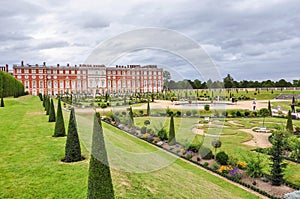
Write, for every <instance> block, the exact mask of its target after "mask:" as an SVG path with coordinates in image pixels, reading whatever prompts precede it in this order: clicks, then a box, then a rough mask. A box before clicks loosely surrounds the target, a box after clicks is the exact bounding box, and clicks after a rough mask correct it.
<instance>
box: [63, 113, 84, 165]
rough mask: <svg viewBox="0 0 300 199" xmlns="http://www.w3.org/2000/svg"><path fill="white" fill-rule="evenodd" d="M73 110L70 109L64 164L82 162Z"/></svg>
mask: <svg viewBox="0 0 300 199" xmlns="http://www.w3.org/2000/svg"><path fill="white" fill-rule="evenodd" d="M82 159H83V158H82V156H81V149H80V142H79V137H78V132H77V124H76V118H75V111H74V108H71V112H70V120H69V127H68V135H67V142H66V147H65V158H64V159H63V161H64V162H77V161H80V160H82Z"/></svg>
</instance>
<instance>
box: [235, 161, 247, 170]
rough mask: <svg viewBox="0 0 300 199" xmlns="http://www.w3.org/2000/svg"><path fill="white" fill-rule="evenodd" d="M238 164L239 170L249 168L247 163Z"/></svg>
mask: <svg viewBox="0 0 300 199" xmlns="http://www.w3.org/2000/svg"><path fill="white" fill-rule="evenodd" d="M236 164H237V166H238V168H239V169H246V168H247V164H246V162H242V161H238V162H237V163H236Z"/></svg>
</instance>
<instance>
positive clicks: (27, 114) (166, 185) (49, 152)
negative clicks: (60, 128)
mask: <svg viewBox="0 0 300 199" xmlns="http://www.w3.org/2000/svg"><path fill="white" fill-rule="evenodd" d="M5 104H6V107H5V108H1V109H0V118H1V125H0V133H1V137H0V143H1V151H0V173H1V181H0V198H86V191H87V178H88V159H86V160H85V161H82V162H77V163H71V164H65V163H61V162H60V159H61V158H63V156H64V145H65V139H66V138H65V137H64V138H53V137H52V134H53V130H54V123H48V122H47V120H48V117H47V116H45V114H44V111H43V108H42V104H41V102H40V101H39V99H38V97H32V96H25V97H21V98H18V99H14V98H6V99H5ZM67 115H68V113H65V120H67ZM66 127H67V126H66ZM103 127H104V133H105V140H106V141H107V142H108V143H109V142H110V143H112V144H113V145H114V146H117V147H118V148H120V149H123V150H125V149H126V150H127V151H129V152H135V153H138V154H139V153H142V154H143V153H153V152H157V149H156V148H154V147H153V146H150V145H149V144H147V143H144V142H142V141H140V140H138V139H136V138H134V137H131V136H129V135H127V134H125V133H123V132H121V131H119V130H117V129H114V128H113V127H110V126H108V125H106V124H103ZM82 151H83V155H84V156H85V157H87V158H88V157H89V153H88V151H87V150H86V149H85V148H84V147H83V145H82ZM109 151H110V147H108V152H109ZM108 154H109V157H110V160H111V161H113V160H114V159H113V158H115V156H113V155H112V154H110V153H108ZM161 156H164V157H166V158H171V156H170V155H167V154H165V153H164V154H161ZM151 157H152V156H149V157H148V160H147V161H146V162H151V161H154V160H152V159H151ZM118 158H122V157H118ZM124 158H125V157H124ZM115 160H120V159H115ZM115 162H118V161H115ZM113 165H114V164H113ZM140 166H141V167H143V166H144V165H140ZM112 178H113V184H114V188H115V194H116V198H195V197H197V198H233V197H234V198H258V197H256V196H254V195H253V194H250V193H248V192H246V191H244V190H242V189H240V188H238V187H236V186H234V185H232V184H230V183H228V182H226V181H224V180H221V179H220V178H218V177H215V176H212V175H211V174H208V173H207V172H205V171H203V170H200V169H199V168H197V167H195V166H193V165H190V164H188V163H185V162H183V161H182V160H175V162H174V163H173V164H171V165H169V166H167V167H164V168H162V169H159V170H156V171H153V172H149V173H130V172H121V171H120V170H116V169H112Z"/></svg>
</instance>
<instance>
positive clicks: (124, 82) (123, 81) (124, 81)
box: [122, 79, 126, 88]
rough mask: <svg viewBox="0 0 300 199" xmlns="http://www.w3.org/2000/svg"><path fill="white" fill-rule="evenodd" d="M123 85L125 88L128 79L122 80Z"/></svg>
mask: <svg viewBox="0 0 300 199" xmlns="http://www.w3.org/2000/svg"><path fill="white" fill-rule="evenodd" d="M122 87H123V88H125V87H126V80H125V79H123V80H122Z"/></svg>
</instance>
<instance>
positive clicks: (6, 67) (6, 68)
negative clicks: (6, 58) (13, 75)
mask: <svg viewBox="0 0 300 199" xmlns="http://www.w3.org/2000/svg"><path fill="white" fill-rule="evenodd" d="M5 70H6V72H7V73H8V64H6V66H5Z"/></svg>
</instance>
